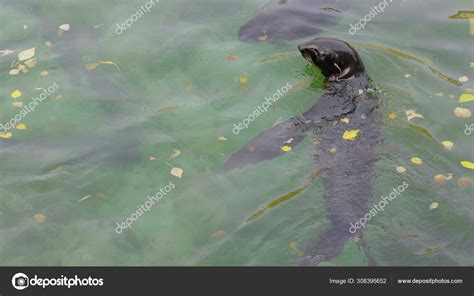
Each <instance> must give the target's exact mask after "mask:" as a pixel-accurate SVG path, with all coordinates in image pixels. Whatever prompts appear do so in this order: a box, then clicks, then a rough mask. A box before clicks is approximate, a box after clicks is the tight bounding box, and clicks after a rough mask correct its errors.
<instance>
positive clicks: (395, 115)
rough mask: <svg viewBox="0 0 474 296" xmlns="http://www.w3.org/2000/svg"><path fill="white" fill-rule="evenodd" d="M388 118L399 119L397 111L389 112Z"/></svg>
mask: <svg viewBox="0 0 474 296" xmlns="http://www.w3.org/2000/svg"><path fill="white" fill-rule="evenodd" d="M387 118H388V119H389V120H394V119H397V114H396V113H395V112H390V113H388V115H387Z"/></svg>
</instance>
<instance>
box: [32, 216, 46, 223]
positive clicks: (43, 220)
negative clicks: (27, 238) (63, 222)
mask: <svg viewBox="0 0 474 296" xmlns="http://www.w3.org/2000/svg"><path fill="white" fill-rule="evenodd" d="M34 218H35V221H36V222H38V223H44V222H45V221H46V216H45V215H43V214H36V215H35V217H34Z"/></svg>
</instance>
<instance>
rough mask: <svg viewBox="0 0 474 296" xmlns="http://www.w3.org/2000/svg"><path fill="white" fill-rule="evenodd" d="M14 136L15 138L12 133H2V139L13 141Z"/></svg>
mask: <svg viewBox="0 0 474 296" xmlns="http://www.w3.org/2000/svg"><path fill="white" fill-rule="evenodd" d="M12 136H13V135H12V133H11V132H6V133H0V139H11V138H12Z"/></svg>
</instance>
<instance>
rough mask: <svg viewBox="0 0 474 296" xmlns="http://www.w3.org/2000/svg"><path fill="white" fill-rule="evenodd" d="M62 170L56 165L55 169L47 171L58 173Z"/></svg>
mask: <svg viewBox="0 0 474 296" xmlns="http://www.w3.org/2000/svg"><path fill="white" fill-rule="evenodd" d="M62 170H63V168H62V167H61V166H58V167H57V168H55V169H52V170H51V171H49V172H50V173H52V174H56V173H59V172H61V171H62Z"/></svg>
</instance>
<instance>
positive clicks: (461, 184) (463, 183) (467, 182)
mask: <svg viewBox="0 0 474 296" xmlns="http://www.w3.org/2000/svg"><path fill="white" fill-rule="evenodd" d="M472 184H474V181H473V180H472V179H471V178H469V177H462V178H460V179H459V180H458V185H459V187H468V186H471V185H472Z"/></svg>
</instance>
